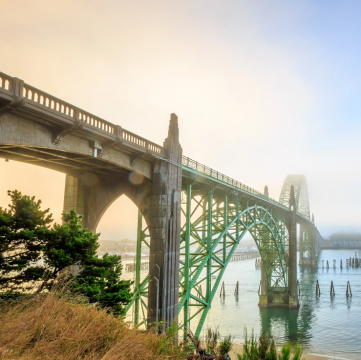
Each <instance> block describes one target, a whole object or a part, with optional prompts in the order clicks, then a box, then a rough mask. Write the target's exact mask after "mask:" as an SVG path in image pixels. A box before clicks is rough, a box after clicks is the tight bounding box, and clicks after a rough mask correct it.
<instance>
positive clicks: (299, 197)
mask: <svg viewBox="0 0 361 360" xmlns="http://www.w3.org/2000/svg"><path fill="white" fill-rule="evenodd" d="M292 185H293V186H294V189H295V197H296V210H297V212H299V213H301V214H302V215H304V216H306V217H307V219H310V205H309V201H308V190H307V183H306V178H305V176H304V175H288V176H287V177H286V180H285V182H284V183H283V187H282V190H281V195H280V203H281V204H283V205H286V206H288V204H289V201H290V193H291V186H292Z"/></svg>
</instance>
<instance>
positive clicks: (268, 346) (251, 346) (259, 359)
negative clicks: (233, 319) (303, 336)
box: [237, 329, 303, 360]
mask: <svg viewBox="0 0 361 360" xmlns="http://www.w3.org/2000/svg"><path fill="white" fill-rule="evenodd" d="M302 352H303V349H302V348H301V347H300V346H299V344H298V343H297V344H296V345H295V348H294V352H293V354H292V353H291V344H290V343H287V344H285V345H283V346H282V348H281V350H280V351H277V347H276V342H275V339H274V337H273V338H268V337H266V334H265V332H263V333H262V335H261V336H260V337H259V339H258V340H257V338H256V337H255V336H254V333H253V332H252V335H251V338H250V339H249V338H248V336H247V329H245V343H244V345H243V353H242V354H238V355H237V357H238V360H301V356H302Z"/></svg>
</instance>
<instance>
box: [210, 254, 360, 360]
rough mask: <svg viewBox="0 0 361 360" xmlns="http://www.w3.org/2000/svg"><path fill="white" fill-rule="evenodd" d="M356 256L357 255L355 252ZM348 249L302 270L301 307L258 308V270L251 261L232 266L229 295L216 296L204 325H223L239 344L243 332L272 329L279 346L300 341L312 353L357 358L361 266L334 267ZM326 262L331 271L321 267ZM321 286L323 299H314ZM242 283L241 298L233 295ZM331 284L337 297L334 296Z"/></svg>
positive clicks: (228, 272)
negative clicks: (317, 266)
mask: <svg viewBox="0 0 361 360" xmlns="http://www.w3.org/2000/svg"><path fill="white" fill-rule="evenodd" d="M352 255H353V254H352ZM349 256H350V251H347V250H344V251H342V250H341V251H340V250H339V251H332V250H327V251H323V252H322V253H321V256H320V264H319V266H320V267H319V268H318V269H307V268H306V269H300V268H299V270H298V279H299V283H300V289H301V294H300V303H301V307H300V308H299V309H288V308H267V309H260V308H259V307H258V293H257V290H258V285H259V280H260V272H259V271H257V270H255V268H254V262H253V261H249V262H247V261H244V262H239V263H236V262H234V263H231V264H230V265H229V269H227V270H226V273H225V275H224V278H223V279H222V281H223V280H224V282H225V284H226V285H225V286H226V294H225V296H222V297H219V293H218V296H216V298H215V299H214V301H213V303H212V308H211V311H210V313H209V316H208V317H207V319H206V323H205V327H204V328H206V327H207V326H210V327H214V326H219V331H220V333H221V334H222V335H228V334H230V335H232V336H234V338H235V341H236V342H241V343H242V342H243V341H244V331H243V329H244V328H246V329H247V331H248V333H251V332H252V330H254V333H255V334H256V335H260V334H261V333H262V332H264V331H265V330H267V329H269V328H271V329H272V332H273V334H274V335H275V337H276V341H277V344H282V343H285V342H287V341H290V342H291V343H295V342H296V341H298V342H299V343H301V344H302V345H303V346H304V347H306V348H309V349H310V351H315V352H317V353H323V354H329V355H331V354H332V355H333V354H334V353H335V355H336V356H337V355H338V356H339V357H345V358H351V359H359V358H360V356H359V355H358V354H359V353H361V343H360V341H359V339H360V337H361V328H360V326H359V319H360V318H361V276H360V275H361V268H352V267H350V268H346V267H344V268H343V269H341V268H340V266H338V268H337V267H336V269H334V268H333V259H337V260H336V261H337V264H340V259H343V260H345V259H346V258H347V257H349ZM322 259H323V260H324V264H326V261H327V260H328V261H329V263H330V265H331V267H330V268H329V269H327V268H326V266H325V268H324V269H322V263H321V260H322ZM317 280H318V282H319V286H320V291H321V295H320V296H316V283H317ZM237 281H239V284H240V290H239V296H237V295H234V288H235V284H236V283H237ZM331 281H333V284H334V287H335V296H330V285H331ZM347 281H350V284H351V287H352V295H353V296H352V297H346V285H347Z"/></svg>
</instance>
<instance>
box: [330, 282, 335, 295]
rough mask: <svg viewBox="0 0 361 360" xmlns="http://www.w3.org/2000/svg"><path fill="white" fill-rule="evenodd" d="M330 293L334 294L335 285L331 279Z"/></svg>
mask: <svg viewBox="0 0 361 360" xmlns="http://www.w3.org/2000/svg"><path fill="white" fill-rule="evenodd" d="M330 295H331V296H335V287H334V286H333V281H332V280H331V288H330Z"/></svg>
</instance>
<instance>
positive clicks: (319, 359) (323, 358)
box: [230, 344, 347, 360]
mask: <svg viewBox="0 0 361 360" xmlns="http://www.w3.org/2000/svg"><path fill="white" fill-rule="evenodd" d="M242 349H243V345H239V344H234V345H233V349H232V350H233V351H231V353H230V355H231V359H232V360H237V357H236V355H235V353H237V352H239V353H241V352H242ZM302 359H305V360H347V358H346V357H342V358H340V357H334V356H333V355H332V356H328V355H318V354H314V353H303V355H302Z"/></svg>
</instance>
